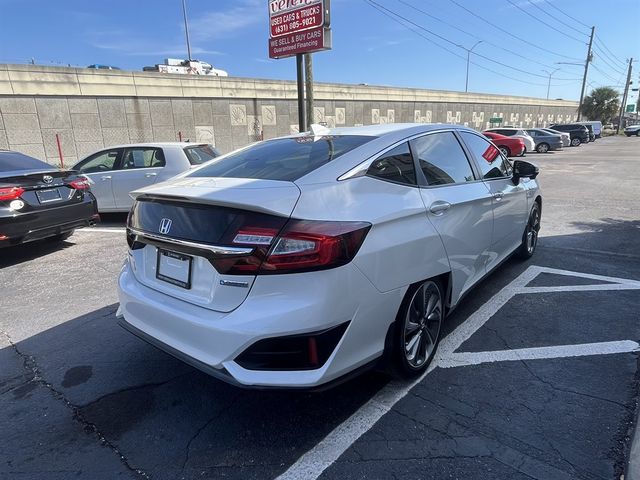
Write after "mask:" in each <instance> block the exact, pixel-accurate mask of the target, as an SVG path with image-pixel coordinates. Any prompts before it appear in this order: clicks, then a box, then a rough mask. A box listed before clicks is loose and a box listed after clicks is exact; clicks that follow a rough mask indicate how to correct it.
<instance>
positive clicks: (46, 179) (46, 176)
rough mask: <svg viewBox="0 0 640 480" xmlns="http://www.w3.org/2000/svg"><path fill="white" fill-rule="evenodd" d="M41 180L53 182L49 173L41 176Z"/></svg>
mask: <svg viewBox="0 0 640 480" xmlns="http://www.w3.org/2000/svg"><path fill="white" fill-rule="evenodd" d="M42 181H43V182H44V183H52V182H53V177H52V176H51V175H45V176H44V177H42Z"/></svg>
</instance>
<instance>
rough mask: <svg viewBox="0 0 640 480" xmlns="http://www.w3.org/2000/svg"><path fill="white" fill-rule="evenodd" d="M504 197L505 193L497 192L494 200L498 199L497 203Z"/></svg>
mask: <svg viewBox="0 0 640 480" xmlns="http://www.w3.org/2000/svg"><path fill="white" fill-rule="evenodd" d="M502 197H504V192H496V193H494V194H493V198H495V199H496V202H499V201H500V200H502Z"/></svg>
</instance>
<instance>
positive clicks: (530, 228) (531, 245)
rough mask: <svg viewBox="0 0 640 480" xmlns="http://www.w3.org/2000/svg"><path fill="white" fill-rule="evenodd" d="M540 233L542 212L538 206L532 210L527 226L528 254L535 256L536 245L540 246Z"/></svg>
mask: <svg viewBox="0 0 640 480" xmlns="http://www.w3.org/2000/svg"><path fill="white" fill-rule="evenodd" d="M539 231H540V210H539V209H538V207H537V206H536V207H534V208H533V209H532V210H531V215H530V216H529V223H528V224H527V232H526V242H527V243H526V245H527V253H528V254H529V255H531V254H533V251H534V250H535V249H536V245H537V244H538V232H539Z"/></svg>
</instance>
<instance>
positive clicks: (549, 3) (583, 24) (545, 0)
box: [543, 0, 591, 28]
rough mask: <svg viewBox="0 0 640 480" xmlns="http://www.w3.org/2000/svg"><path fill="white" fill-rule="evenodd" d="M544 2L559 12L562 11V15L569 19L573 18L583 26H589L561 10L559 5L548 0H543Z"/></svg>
mask: <svg viewBox="0 0 640 480" xmlns="http://www.w3.org/2000/svg"><path fill="white" fill-rule="evenodd" d="M543 2H544V3H546V4H548V5H550V6H551V7H553V8H555V9H556V10H558V11H559V12H560V13H562V14H563V15H565V16H567V17H569V18H570V19H571V20H573V21H574V22H578V23H579V24H580V25H582V26H583V27H587V28H591V27H590V26H589V25H587V24H586V23H582V22H581V21H580V20H578V19H577V18H575V17H572V16H571V15H569V14H568V13H567V12H565V11H564V10H562V9H561V8H560V7H558V6H556V5H554V4H553V3H551V2H549V1H548V0H543Z"/></svg>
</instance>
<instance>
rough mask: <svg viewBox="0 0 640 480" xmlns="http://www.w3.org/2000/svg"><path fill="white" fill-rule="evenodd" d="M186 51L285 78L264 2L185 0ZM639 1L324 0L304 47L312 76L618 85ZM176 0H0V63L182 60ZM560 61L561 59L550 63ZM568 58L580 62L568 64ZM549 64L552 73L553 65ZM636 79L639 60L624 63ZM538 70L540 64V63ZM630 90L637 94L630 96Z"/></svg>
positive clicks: (504, 90) (554, 88)
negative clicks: (320, 41) (316, 36)
mask: <svg viewBox="0 0 640 480" xmlns="http://www.w3.org/2000/svg"><path fill="white" fill-rule="evenodd" d="M187 12H188V18H189V31H190V36H191V46H192V56H193V57H194V58H197V59H199V60H203V61H207V62H209V63H211V64H212V65H214V66H215V67H216V68H220V69H223V70H226V71H228V72H229V74H230V75H231V76H239V77H255V78H272V79H286V80H293V79H295V60H294V59H293V58H288V59H281V60H270V59H269V58H268V51H267V42H268V35H269V26H268V21H269V20H268V11H267V0H187ZM638 25H640V0H609V1H605V0H331V29H332V34H333V49H332V50H330V51H325V52H319V53H317V54H314V55H313V62H314V64H313V70H314V77H315V80H316V81H320V82H336V83H350V84H360V83H366V84H369V85H389V86H399V87H415V88H426V89H437V90H455V91H464V88H465V71H466V58H467V50H466V49H469V48H471V47H472V46H473V45H474V44H475V43H476V42H477V41H479V40H482V42H481V43H480V44H478V45H477V46H476V47H475V48H474V49H473V52H472V53H471V54H470V62H471V63H470V65H469V91H470V92H482V93H496V94H511V95H521V96H533V97H541V98H545V97H546V95H547V86H548V80H549V72H553V75H552V77H551V87H550V98H563V99H570V100H577V99H578V98H579V96H580V85H581V81H582V74H583V69H584V67H583V65H584V59H585V57H586V53H587V43H588V35H589V32H590V27H591V26H595V27H596V40H595V45H594V59H593V63H592V64H591V65H590V68H589V76H588V88H587V94H588V93H589V91H590V90H591V89H592V88H595V87H599V86H604V85H609V86H613V87H614V88H616V89H617V90H621V89H622V87H623V84H624V80H625V78H626V65H625V62H626V61H627V59H628V58H630V57H633V58H637V59H638V60H640V33H639V27H638ZM184 38H185V37H184V24H183V18H182V4H181V0H109V1H86V0H82V1H81V0H60V1H56V2H54V1H51V0H0V63H28V62H30V61H31V60H32V59H33V60H34V61H35V63H37V64H43V65H62V66H67V65H71V66H87V65H90V64H94V63H100V64H108V65H114V66H117V67H120V68H122V69H124V70H142V67H143V66H146V65H155V64H157V63H163V60H164V58H167V57H171V58H186V43H185V39H184ZM559 62H564V63H559ZM571 63H578V64H579V65H571ZM556 69H559V70H556ZM633 69H634V72H633V75H632V81H633V82H634V87H638V85H640V61H639V62H635V61H634V64H633ZM545 71H546V72H545ZM633 95H634V96H636V95H637V93H633Z"/></svg>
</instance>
